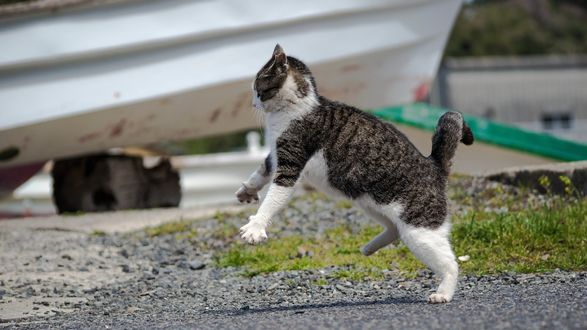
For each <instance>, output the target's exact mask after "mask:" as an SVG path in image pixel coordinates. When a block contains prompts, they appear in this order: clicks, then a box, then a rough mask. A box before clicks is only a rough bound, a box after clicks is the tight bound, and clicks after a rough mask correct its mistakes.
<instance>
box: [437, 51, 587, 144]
mask: <svg viewBox="0 0 587 330" xmlns="http://www.w3.org/2000/svg"><path fill="white" fill-rule="evenodd" d="M431 103H432V104H435V105H439V106H442V107H445V108H450V109H456V110H459V111H462V112H465V113H469V114H474V115H478V116H482V117H486V118H488V119H492V120H496V121H500V122H506V123H512V124H515V125H518V126H520V127H524V128H528V129H532V130H536V131H540V132H548V133H551V134H554V135H557V136H560V137H563V138H567V139H574V140H577V141H583V142H587V56H571V57H560V56H559V57H528V58H519V57H518V58H475V59H449V60H447V61H445V62H444V63H443V65H442V66H441V68H440V70H439V73H438V77H437V79H436V82H435V85H434V87H433V90H432V93H431ZM560 116H570V120H569V127H566V125H565V123H563V121H564V119H561V117H560ZM549 117H550V118H553V119H554V120H553V121H552V122H551V124H550V125H549V123H545V121H548V118H549Z"/></svg>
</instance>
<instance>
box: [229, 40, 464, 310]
mask: <svg viewBox="0 0 587 330" xmlns="http://www.w3.org/2000/svg"><path fill="white" fill-rule="evenodd" d="M253 105H254V106H255V107H256V108H257V109H260V110H262V111H263V112H265V114H266V137H267V143H268V146H269V147H270V150H271V152H270V154H269V156H267V158H266V159H265V162H264V163H263V164H261V166H260V167H259V168H258V169H257V170H256V171H255V172H254V173H253V174H252V175H251V176H250V178H249V179H248V180H247V181H246V182H244V183H243V185H242V187H241V188H240V189H239V190H238V191H237V192H236V195H237V198H238V199H239V201H241V202H247V203H248V202H252V201H257V200H258V199H259V197H258V194H257V193H258V192H259V190H261V189H262V188H263V186H265V185H266V184H267V183H269V182H271V184H270V187H269V190H268V192H267V196H266V197H265V199H264V200H263V202H262V203H261V206H260V207H259V209H258V211H257V214H255V215H253V216H251V217H250V218H249V222H248V223H247V224H246V225H245V226H243V227H242V228H241V235H242V237H243V239H245V240H246V241H247V242H249V243H259V242H261V241H263V240H264V239H266V238H267V234H266V232H265V229H266V228H267V226H268V225H269V223H270V222H271V219H272V218H273V217H274V216H275V215H276V213H277V212H279V211H280V210H281V209H282V208H283V207H285V206H286V205H287V203H288V201H289V199H290V198H291V197H292V195H293V193H294V189H295V186H296V183H298V182H299V181H301V180H304V181H307V182H309V183H310V184H311V185H313V186H314V187H316V188H318V189H319V190H322V191H323V192H325V193H327V194H330V195H333V196H335V197H344V198H348V199H350V200H352V201H353V202H354V203H355V204H356V205H357V206H359V207H360V208H362V209H363V210H364V212H365V213H366V214H367V215H368V216H370V217H372V218H373V219H375V220H376V221H377V222H379V223H380V224H381V225H382V226H383V228H384V230H383V232H382V233H381V234H379V235H378V236H376V237H375V238H373V239H372V240H371V241H370V242H369V243H368V244H367V245H365V246H364V247H363V248H362V249H361V252H362V253H363V254H364V255H371V254H373V253H375V252H376V251H377V250H379V249H381V248H382V247H384V246H386V245H389V244H390V243H393V242H394V241H396V240H397V239H398V238H401V239H402V241H403V242H404V243H405V244H406V245H407V246H408V247H409V248H410V250H411V251H412V252H413V253H414V255H416V256H417V257H418V258H419V259H420V260H421V261H423V262H424V263H425V264H426V265H428V266H429V267H430V268H431V269H432V270H433V271H434V272H435V273H436V274H438V275H439V276H440V277H441V282H440V286H439V287H438V290H437V292H436V293H434V294H432V295H430V297H429V298H428V301H429V302H431V303H445V302H449V301H451V299H452V297H453V294H454V291H455V288H456V284H457V275H458V266H457V263H456V261H455V256H454V254H453V252H452V249H451V246H450V242H449V232H450V222H449V219H448V215H447V200H446V192H445V190H446V185H447V178H448V174H449V171H450V166H451V159H452V158H453V156H454V154H455V151H456V148H457V145H458V143H459V142H463V143H464V144H467V145H470V144H472V143H473V134H472V132H471V130H470V129H469V127H468V126H467V125H466V124H465V122H464V120H463V117H462V115H461V114H460V113H457V112H447V113H445V114H444V115H443V116H442V117H441V118H440V120H439V122H438V126H437V128H436V132H435V133H434V136H433V137H432V154H431V155H430V156H429V157H424V156H423V155H422V154H421V153H420V152H419V151H418V150H417V149H416V148H415V147H414V145H413V144H412V143H411V142H410V141H409V140H408V139H407V138H406V137H405V136H404V135H403V134H402V133H401V132H400V131H398V130H397V129H396V128H395V127H394V126H393V125H391V124H390V123H385V122H382V121H380V120H378V119H377V118H375V117H374V116H372V115H370V114H368V113H365V112H362V111H360V110H359V109H357V108H354V107H352V106H349V105H346V104H343V103H338V102H335V101H331V100H329V99H327V98H325V97H323V96H321V95H320V94H319V93H318V90H317V89H316V83H315V81H314V77H313V76H312V74H311V72H310V70H309V69H308V67H307V66H306V65H305V64H304V63H302V62H301V61H300V60H298V59H296V58H294V57H291V56H286V54H285V53H284V51H283V49H282V48H281V47H280V46H279V45H277V46H276V47H275V50H274V52H273V56H272V57H271V59H270V60H269V61H268V62H267V64H265V66H263V68H261V70H260V71H259V73H258V74H257V76H256V79H255V81H254V84H253Z"/></svg>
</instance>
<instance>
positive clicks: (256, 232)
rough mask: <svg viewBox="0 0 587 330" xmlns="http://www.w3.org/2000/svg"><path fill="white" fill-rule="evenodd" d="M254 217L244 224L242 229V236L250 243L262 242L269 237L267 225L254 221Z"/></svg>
mask: <svg viewBox="0 0 587 330" xmlns="http://www.w3.org/2000/svg"><path fill="white" fill-rule="evenodd" d="M252 219H253V217H251V218H249V223H247V224H246V225H244V226H242V227H241V229H240V233H241V237H242V238H243V239H244V240H245V241H247V243H249V244H256V243H260V242H262V241H264V240H266V239H267V233H266V232H265V226H264V225H262V224H260V223H258V222H254V221H253V220H252Z"/></svg>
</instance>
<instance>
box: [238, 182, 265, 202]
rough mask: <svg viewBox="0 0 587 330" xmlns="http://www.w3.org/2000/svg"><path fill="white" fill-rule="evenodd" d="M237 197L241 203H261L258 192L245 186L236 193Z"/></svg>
mask: <svg viewBox="0 0 587 330" xmlns="http://www.w3.org/2000/svg"><path fill="white" fill-rule="evenodd" d="M235 195H236V198H237V199H238V201H239V202H241V203H252V202H258V201H259V195H258V194H257V190H255V189H253V188H247V186H246V185H245V184H243V185H242V186H241V187H240V188H239V190H237V191H236V193H235Z"/></svg>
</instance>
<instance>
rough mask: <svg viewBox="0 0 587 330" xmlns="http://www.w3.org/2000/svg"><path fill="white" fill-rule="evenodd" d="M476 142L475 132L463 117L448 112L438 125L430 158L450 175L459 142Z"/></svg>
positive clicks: (469, 143)
mask: <svg viewBox="0 0 587 330" xmlns="http://www.w3.org/2000/svg"><path fill="white" fill-rule="evenodd" d="M474 140H475V138H474V137H473V132H471V129H470V128H469V126H467V123H466V122H465V120H464V119H463V115H461V114H460V113H458V112H454V111H450V112H447V113H445V114H443V115H442V116H441V117H440V119H439V120H438V125H436V131H435V132H434V135H433V136H432V154H431V155H430V157H431V158H432V159H433V160H434V161H435V162H436V163H437V164H438V165H439V166H440V168H442V169H443V170H444V172H445V173H446V174H448V173H449V172H450V166H451V164H452V158H453V157H454V155H455V151H456V150H457V146H458V145H459V142H463V143H464V144H466V145H471V144H473V141H474Z"/></svg>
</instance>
